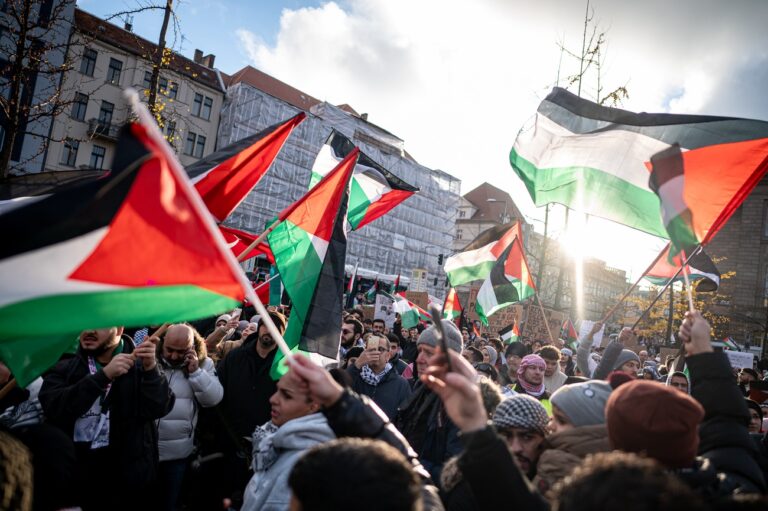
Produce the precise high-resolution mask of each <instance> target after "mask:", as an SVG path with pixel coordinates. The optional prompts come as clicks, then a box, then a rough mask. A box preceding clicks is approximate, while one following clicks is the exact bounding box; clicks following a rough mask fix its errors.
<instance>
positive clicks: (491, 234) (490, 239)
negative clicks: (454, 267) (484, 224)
mask: <svg viewBox="0 0 768 511" xmlns="http://www.w3.org/2000/svg"><path fill="white" fill-rule="evenodd" d="M515 223H517V222H512V223H509V224H504V225H497V226H495V227H491V228H490V229H486V230H485V231H483V232H481V233H480V235H479V236H478V237H477V238H475V239H474V241H472V243H470V244H469V245H467V246H466V247H464V248H463V249H462V250H461V251H462V252H469V251H470V250H476V249H478V248H481V247H484V246H486V245H487V244H489V243H495V242H497V241H499V240H500V239H501V237H502V236H504V234H506V232H507V231H508V230H510V229H511V228H512V227H514V226H515ZM510 246H511V244H510Z"/></svg>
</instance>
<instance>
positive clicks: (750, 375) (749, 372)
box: [739, 367, 760, 397]
mask: <svg viewBox="0 0 768 511" xmlns="http://www.w3.org/2000/svg"><path fill="white" fill-rule="evenodd" d="M759 379H760V376H759V375H758V374H757V371H755V370H754V369H752V368H751V367H744V368H742V369H741V371H739V388H740V389H741V393H742V394H744V396H745V397H749V390H750V387H751V384H752V383H753V382H756V381H758V380H759Z"/></svg>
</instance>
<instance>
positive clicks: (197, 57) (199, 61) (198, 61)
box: [192, 50, 203, 64]
mask: <svg viewBox="0 0 768 511" xmlns="http://www.w3.org/2000/svg"><path fill="white" fill-rule="evenodd" d="M192 60H194V61H195V64H202V63H203V50H195V58H193V59H192Z"/></svg>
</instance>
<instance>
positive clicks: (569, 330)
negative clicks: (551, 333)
mask: <svg viewBox="0 0 768 511" xmlns="http://www.w3.org/2000/svg"><path fill="white" fill-rule="evenodd" d="M560 335H561V336H562V338H563V339H565V344H566V345H568V346H571V345H572V344H573V343H575V342H577V341H578V340H579V334H578V333H576V327H574V326H573V322H572V321H571V320H570V318H569V319H566V320H565V322H564V323H563V328H562V332H561V333H560Z"/></svg>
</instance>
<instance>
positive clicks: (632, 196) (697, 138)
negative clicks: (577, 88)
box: [510, 88, 768, 243]
mask: <svg viewBox="0 0 768 511" xmlns="http://www.w3.org/2000/svg"><path fill="white" fill-rule="evenodd" d="M674 143H678V144H680V147H681V148H682V151H683V153H682V157H683V166H684V168H685V186H684V189H683V191H682V196H683V198H684V200H685V203H686V204H687V205H688V206H689V207H690V209H691V213H692V216H693V232H694V234H695V236H696V238H697V239H698V240H700V241H702V242H704V243H706V242H707V241H708V240H709V239H711V237H712V236H714V234H715V233H716V232H717V230H718V229H720V227H721V226H722V225H723V224H724V223H725V221H726V220H728V218H730V216H731V214H732V213H733V212H734V211H735V209H736V208H737V207H738V205H739V204H740V203H741V201H743V200H744V198H745V197H746V196H747V195H748V194H749V192H750V191H751V190H752V189H753V188H754V187H755V185H756V184H757V183H758V182H759V181H760V178H761V177H762V176H763V175H764V174H765V171H766V168H768V123H766V122H763V121H754V120H748V119H737V118H726V117H711V116H703V115H672V114H645V113H642V114H637V113H633V112H628V111H625V110H619V109H616V108H608V107H604V106H600V105H597V104H595V103H592V102H591V101H587V100H585V99H582V98H579V97H577V96H575V95H574V94H571V93H570V92H568V91H566V90H563V89H559V88H555V89H554V90H553V91H552V93H550V94H549V96H547V98H546V99H544V101H542V103H541V104H540V105H539V108H538V112H537V114H536V120H535V124H534V126H533V127H532V128H531V129H527V130H525V131H523V132H521V133H520V135H519V136H518V137H517V140H516V141H515V144H514V147H513V148H512V151H511V152H510V162H511V164H512V167H513V169H514V170H515V172H516V173H517V175H518V176H519V177H520V179H522V181H523V183H525V186H526V187H527V188H528V192H529V193H530V195H531V198H532V199H533V201H534V203H535V204H536V205H537V206H542V205H544V204H548V203H551V202H556V203H560V204H563V205H565V206H567V207H570V208H573V209H575V210H578V211H583V212H585V213H589V214H591V215H595V216H599V217H602V218H607V219H608V220H613V221H615V222H619V223H621V224H624V225H628V226H630V227H633V228H635V229H639V230H641V231H644V232H647V233H650V234H654V235H656V236H660V237H663V238H666V237H667V230H666V229H665V228H664V224H663V222H662V220H661V218H660V216H659V199H658V197H657V196H656V194H655V193H653V191H652V190H651V189H650V188H649V185H648V178H649V171H650V160H651V156H653V155H654V154H656V153H659V152H661V151H663V150H664V149H667V148H668V147H670V146H671V145H672V144H674Z"/></svg>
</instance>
